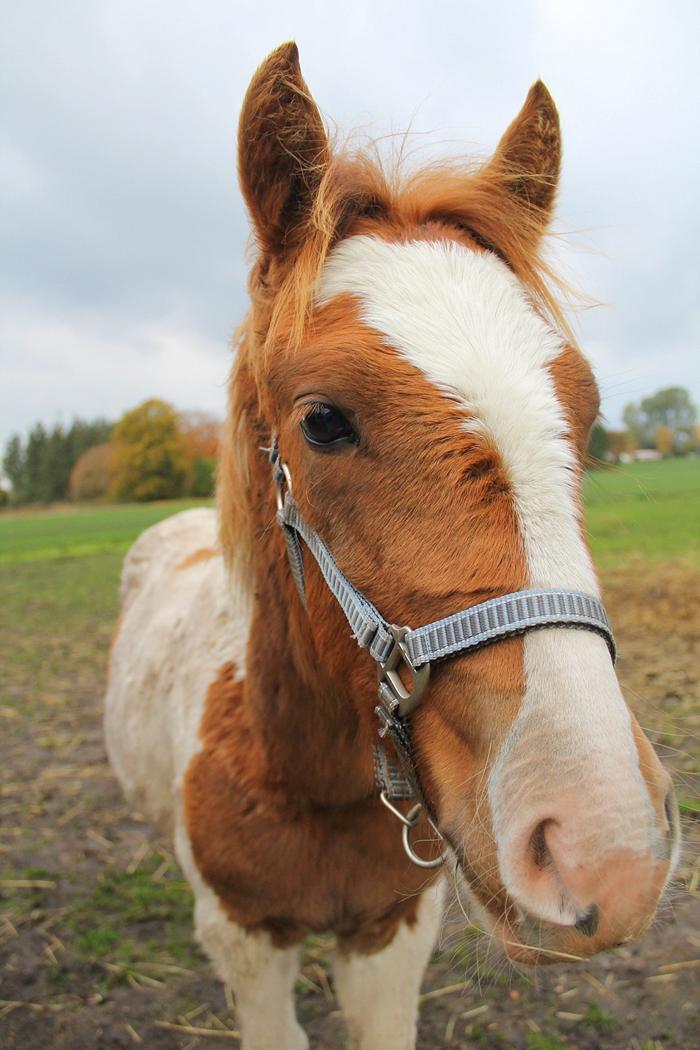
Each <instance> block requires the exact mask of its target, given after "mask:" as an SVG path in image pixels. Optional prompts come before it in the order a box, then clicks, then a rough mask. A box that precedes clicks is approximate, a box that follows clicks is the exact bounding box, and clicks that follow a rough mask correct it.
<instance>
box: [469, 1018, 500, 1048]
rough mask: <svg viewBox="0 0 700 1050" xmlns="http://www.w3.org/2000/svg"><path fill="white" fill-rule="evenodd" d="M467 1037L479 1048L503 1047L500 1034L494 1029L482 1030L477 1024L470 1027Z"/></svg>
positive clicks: (482, 1027) (481, 1026)
mask: <svg viewBox="0 0 700 1050" xmlns="http://www.w3.org/2000/svg"><path fill="white" fill-rule="evenodd" d="M467 1037H468V1038H469V1039H471V1041H472V1042H473V1043H477V1045H479V1046H486V1047H495V1046H504V1045H505V1039H504V1038H503V1036H502V1035H501V1033H500V1032H497V1031H496V1030H495V1029H494V1028H484V1026H483V1025H481V1024H479V1023H478V1022H476V1023H475V1024H473V1025H472V1026H471V1027H470V1029H469V1031H468V1032H467Z"/></svg>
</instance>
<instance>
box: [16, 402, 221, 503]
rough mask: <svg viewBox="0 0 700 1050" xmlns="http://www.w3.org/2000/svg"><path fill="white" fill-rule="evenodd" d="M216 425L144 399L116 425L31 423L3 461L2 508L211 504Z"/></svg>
mask: <svg viewBox="0 0 700 1050" xmlns="http://www.w3.org/2000/svg"><path fill="white" fill-rule="evenodd" d="M220 433H221V424H220V422H219V421H218V420H216V419H214V418H213V417H212V416H209V415H208V414H207V413H204V412H190V413H178V412H177V411H176V410H175V408H174V407H173V406H172V405H170V404H168V402H166V401H161V400H158V399H155V398H154V399H150V400H148V401H144V402H143V403H142V404H141V405H138V406H137V407H136V408H134V409H131V410H130V411H128V412H125V413H124V415H123V416H122V417H121V419H120V420H118V422H116V423H111V422H109V421H108V420H105V419H96V420H91V421H86V420H81V419H76V420H74V422H73V423H72V424H71V425H70V426H69V427H64V426H63V425H62V424H56V425H55V426H53V427H50V428H47V427H45V426H44V425H43V424H42V423H37V424H36V425H35V426H34V427H32V429H31V430H30V431H29V434H28V435H27V437H26V438H22V437H21V436H20V435H19V434H13V435H12V436H11V437H10V439H9V440H8V442H7V444H6V446H5V452H4V455H3V459H2V469H3V473H4V476H5V477H6V479H7V481H8V482H9V491H8V490H6V489H0V504H2V503H4V504H8V503H10V504H12V505H22V504H29V503H53V502H57V501H61V500H69V499H72V500H86V499H92V500H94V499H111V500H115V501H118V502H131V501H139V502H141V501H146V500H155V499H176V498H178V497H182V496H211V495H212V494H213V491H214V478H215V472H216V458H217V453H218V445H219V440H220Z"/></svg>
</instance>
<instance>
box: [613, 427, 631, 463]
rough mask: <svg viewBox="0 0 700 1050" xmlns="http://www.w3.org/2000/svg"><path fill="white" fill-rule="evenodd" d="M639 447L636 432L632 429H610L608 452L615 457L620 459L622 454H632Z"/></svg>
mask: <svg viewBox="0 0 700 1050" xmlns="http://www.w3.org/2000/svg"><path fill="white" fill-rule="evenodd" d="M636 447H637V442H636V441H635V437H634V434H633V433H632V432H631V431H630V430H609V431H608V452H609V453H610V455H611V456H612V458H613V459H619V458H620V456H622V455H625V454H627V455H630V454H631V453H632V452H634V450H635V449H636Z"/></svg>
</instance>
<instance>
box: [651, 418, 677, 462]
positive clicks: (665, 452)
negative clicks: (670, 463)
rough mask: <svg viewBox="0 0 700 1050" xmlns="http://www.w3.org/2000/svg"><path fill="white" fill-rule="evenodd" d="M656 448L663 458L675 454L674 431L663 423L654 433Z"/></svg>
mask: <svg viewBox="0 0 700 1050" xmlns="http://www.w3.org/2000/svg"><path fill="white" fill-rule="evenodd" d="M654 447H655V448H656V451H657V452H660V453H661V455H662V456H670V455H671V454H672V452H673V431H672V430H671V428H670V427H667V426H665V425H664V424H663V423H661V424H659V426H658V427H657V428H656V430H655V431H654Z"/></svg>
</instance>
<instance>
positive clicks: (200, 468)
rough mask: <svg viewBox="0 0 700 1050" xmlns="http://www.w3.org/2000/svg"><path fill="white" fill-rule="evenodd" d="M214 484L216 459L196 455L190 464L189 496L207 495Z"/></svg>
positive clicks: (212, 489)
mask: <svg viewBox="0 0 700 1050" xmlns="http://www.w3.org/2000/svg"><path fill="white" fill-rule="evenodd" d="M215 486H216V460H215V459H207V457H206V456H197V457H196V458H195V459H193V460H192V463H191V465H190V483H189V494H190V496H202V497H209V496H213V495H214V488H215Z"/></svg>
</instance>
